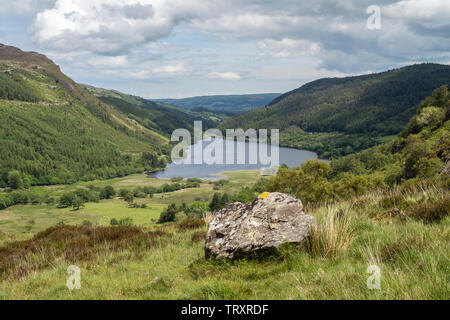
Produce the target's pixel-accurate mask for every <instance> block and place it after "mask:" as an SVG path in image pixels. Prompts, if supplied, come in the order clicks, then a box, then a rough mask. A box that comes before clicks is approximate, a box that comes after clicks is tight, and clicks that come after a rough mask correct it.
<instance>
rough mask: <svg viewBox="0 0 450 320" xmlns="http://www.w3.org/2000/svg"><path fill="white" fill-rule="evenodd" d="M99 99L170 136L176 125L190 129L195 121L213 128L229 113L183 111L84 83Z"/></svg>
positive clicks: (143, 124)
mask: <svg viewBox="0 0 450 320" xmlns="http://www.w3.org/2000/svg"><path fill="white" fill-rule="evenodd" d="M85 87H86V88H87V89H88V90H89V91H90V92H91V93H93V94H94V95H95V96H97V97H98V98H99V99H100V100H101V101H102V102H104V103H105V104H108V105H110V106H112V107H113V108H115V109H116V110H118V111H119V112H121V113H123V114H124V115H126V116H127V117H129V118H131V119H133V120H135V121H137V122H138V123H139V124H141V125H142V126H144V127H146V128H148V129H150V130H154V131H156V132H159V133H161V134H162V135H164V136H166V137H170V136H171V135H172V132H173V131H174V130H176V129H178V128H186V129H189V130H193V125H194V121H196V120H201V121H203V126H204V128H206V129H209V128H215V127H216V126H217V125H218V124H219V123H220V122H221V121H223V120H224V119H226V118H228V115H226V114H224V113H220V112H213V111H211V110H207V109H204V110H185V109H182V108H180V107H175V106H172V105H168V104H165V103H161V102H155V101H151V100H147V99H144V98H141V97H136V96H132V95H127V94H124V93H121V92H118V91H115V90H106V89H99V88H94V87H92V86H85Z"/></svg>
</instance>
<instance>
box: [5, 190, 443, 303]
mask: <svg viewBox="0 0 450 320" xmlns="http://www.w3.org/2000/svg"><path fill="white" fill-rule="evenodd" d="M448 197H449V194H448V192H447V191H443V190H442V189H440V188H437V187H435V186H424V187H419V186H418V187H417V188H410V189H408V190H406V189H401V188H399V189H395V190H393V191H390V192H373V193H370V194H367V195H365V196H362V197H356V198H353V199H351V200H348V201H341V202H339V203H336V204H334V205H331V206H321V207H318V208H316V209H314V210H310V211H308V212H307V213H308V214H312V215H313V216H315V217H316V218H317V219H318V221H319V223H320V224H321V226H322V229H321V230H320V231H318V232H316V233H313V234H312V236H311V237H310V239H309V240H308V242H307V243H306V244H305V246H304V248H303V249H302V250H298V249H296V248H293V247H285V248H283V250H282V251H281V253H280V255H278V256H272V257H266V258H261V259H259V260H249V261H247V260H238V261H217V262H214V261H206V260H204V250H203V247H204V236H205V230H206V227H205V225H204V224H203V223H196V222H197V221H198V220H194V222H195V223H193V222H192V221H191V223H186V222H185V221H183V222H178V223H176V224H172V225H168V226H162V227H158V226H153V227H147V228H144V229H137V228H133V227H97V228H93V227H70V228H68V227H64V226H63V227H58V228H52V229H49V230H47V231H46V232H44V233H41V234H39V235H37V236H35V237H34V238H33V239H32V240H29V241H27V242H24V243H10V244H9V245H7V246H4V247H3V248H1V249H0V262H1V263H0V272H1V275H2V286H1V289H0V297H1V298H3V299H24V298H25V299H448V298H449V296H448V287H447V285H448V280H449V279H448V275H449V274H450V273H449V271H450V270H449V269H450V263H449V261H448V259H449V258H448V257H449V243H450V242H449V240H450V239H449V223H450V218H449V217H448V213H447V215H446V216H442V217H441V219H439V220H436V221H433V222H432V223H428V222H426V221H424V220H422V219H421V218H420V217H418V216H416V215H415V213H414V212H415V211H411V212H410V211H405V212H404V215H392V214H390V211H389V210H386V208H388V207H390V206H389V205H387V203H389V201H390V199H394V198H395V199H398V200H399V201H404V202H405V203H406V202H407V203H409V204H410V205H412V206H414V205H420V204H421V203H422V202H423V201H424V199H426V201H427V202H428V203H430V204H433V203H435V204H437V203H439V201H441V200H442V199H448ZM83 235H84V236H83ZM102 239H111V240H108V241H107V242H104V241H103V240H102ZM96 240H97V241H96ZM80 241H81V242H80ZM80 243H83V245H80ZM74 244H76V245H74ZM52 248H54V249H52ZM61 248H65V249H61ZM11 255H13V256H11ZM12 257H14V259H16V260H15V263H14V264H11V263H10V262H11V258H12ZM73 264H75V265H77V266H79V267H80V269H81V285H82V288H81V289H80V290H73V291H70V290H68V289H67V287H66V281H67V279H68V277H69V275H68V274H67V273H66V271H67V268H68V267H69V266H70V265H73ZM370 265H377V266H378V267H379V268H380V270H381V289H380V290H369V289H368V288H367V285H366V282H367V278H368V277H369V276H370V274H368V273H366V271H367V268H368V266H370ZM230 275H232V276H230Z"/></svg>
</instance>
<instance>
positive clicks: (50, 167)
mask: <svg viewBox="0 0 450 320" xmlns="http://www.w3.org/2000/svg"><path fill="white" fill-rule="evenodd" d="M167 153H168V140H167V139H166V138H165V137H163V136H161V135H160V134H158V133H156V132H154V131H151V130H148V129H147V128H145V127H144V126H142V125H140V124H139V123H138V122H136V121H135V120H133V119H129V118H127V117H126V116H123V115H122V114H121V113H120V112H118V111H116V110H114V109H113V108H111V107H110V106H108V105H107V104H105V103H102V102H101V101H100V100H98V99H97V98H96V97H95V96H94V95H92V94H91V93H89V92H88V91H87V90H86V89H85V88H84V87H82V86H80V85H78V84H77V83H75V82H74V81H72V80H71V79H69V78H68V77H67V76H65V75H64V74H63V73H62V72H61V71H60V69H59V67H58V66H56V65H55V64H54V63H53V62H52V61H50V60H49V59H47V58H46V57H45V56H43V55H40V54H38V53H29V52H23V51H21V50H19V49H17V48H14V47H10V46H5V45H0V187H4V186H6V185H8V184H9V183H10V181H8V180H9V177H8V176H9V173H10V172H11V171H18V172H19V174H20V175H21V179H22V180H23V181H24V183H25V184H28V185H30V184H31V185H39V184H56V183H70V182H74V181H77V180H91V179H95V178H111V177H115V176H122V175H126V174H131V173H134V172H143V171H144V170H151V169H155V168H161V167H165V164H166V159H165V156H163V155H164V154H167Z"/></svg>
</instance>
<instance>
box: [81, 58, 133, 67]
mask: <svg viewBox="0 0 450 320" xmlns="http://www.w3.org/2000/svg"><path fill="white" fill-rule="evenodd" d="M87 63H88V64H89V65H90V66H92V67H97V68H123V67H128V66H129V63H128V58H127V56H117V57H104V56H95V57H92V58H90V59H89V60H88V61H87Z"/></svg>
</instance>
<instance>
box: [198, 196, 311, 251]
mask: <svg viewBox="0 0 450 320" xmlns="http://www.w3.org/2000/svg"><path fill="white" fill-rule="evenodd" d="M315 224H316V223H315V219H314V217H312V216H309V215H306V214H305V213H304V212H303V205H302V202H301V201H300V200H299V199H297V198H295V197H293V196H290V195H287V194H282V193H265V194H262V195H261V196H260V197H259V198H258V199H256V200H255V201H254V202H253V203H252V204H242V203H239V202H237V203H233V204H230V205H228V206H227V207H225V208H224V209H222V210H220V211H218V212H217V213H216V214H215V215H214V218H213V219H212V221H211V222H210V223H209V227H208V233H207V236H206V244H205V256H206V258H207V259H209V258H214V259H221V258H228V259H234V258H242V257H255V256H259V255H261V254H266V253H272V252H276V250H277V249H279V248H280V247H281V246H282V245H283V244H285V243H291V244H299V243H301V242H302V241H303V240H304V239H305V238H306V237H307V236H308V235H309V231H310V229H311V227H312V226H315Z"/></svg>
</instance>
